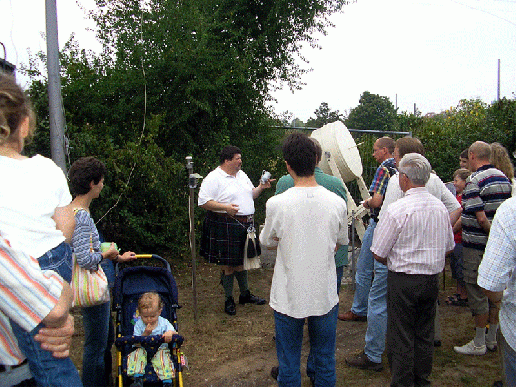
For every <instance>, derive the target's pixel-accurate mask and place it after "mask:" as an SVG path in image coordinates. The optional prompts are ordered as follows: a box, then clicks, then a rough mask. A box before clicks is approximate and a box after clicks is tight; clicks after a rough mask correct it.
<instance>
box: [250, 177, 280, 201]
mask: <svg viewBox="0 0 516 387" xmlns="http://www.w3.org/2000/svg"><path fill="white" fill-rule="evenodd" d="M274 181H276V179H269V180H267V181H266V182H265V184H263V183H262V182H261V181H260V184H258V187H254V188H253V199H256V198H257V197H258V196H260V194H261V193H262V192H263V190H264V189H267V188H271V183H272V182H274Z"/></svg>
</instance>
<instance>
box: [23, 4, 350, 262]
mask: <svg viewBox="0 0 516 387" xmlns="http://www.w3.org/2000/svg"><path fill="white" fill-rule="evenodd" d="M345 3H346V1H343V0H318V1H308V0H302V1H298V2H295V3H292V2H289V1H285V0H280V1H272V0H265V1H258V2H257V1H247V0H222V1H219V0H187V1H184V2H177V1H171V0H147V1H141V0H111V1H105V0H96V4H97V9H96V10H95V11H93V12H92V14H91V17H92V18H93V19H94V20H95V21H96V23H97V26H98V38H99V40H100V41H101V43H102V44H103V52H102V53H101V54H100V55H95V54H93V53H90V52H86V51H84V50H81V49H80V47H79V45H78V43H77V42H75V41H74V39H73V38H72V39H71V40H70V42H68V44H67V45H66V47H65V50H64V51H63V52H62V53H61V59H62V78H63V80H62V85H63V88H62V94H63V104H64V107H65V111H66V118H67V125H68V130H67V134H68V137H69V139H70V161H71V162H72V161H74V160H75V159H77V158H78V157H80V156H85V155H94V156H97V157H99V158H100V159H102V160H103V161H104V162H105V163H106V165H107V166H108V170H109V175H108V176H107V179H106V188H105V191H104V192H103V195H102V200H99V201H98V203H96V205H95V208H94V209H93V213H94V217H95V218H96V219H99V218H100V217H102V216H103V215H104V214H106V213H107V212H108V211H109V210H110V209H111V208H113V207H114V209H112V210H110V211H109V212H108V213H107V215H106V216H105V217H104V218H103V220H102V221H101V223H99V226H100V228H101V229H102V230H103V231H104V234H105V236H106V237H107V238H109V239H112V240H117V242H119V243H120V245H121V246H123V247H124V248H127V249H133V250H135V251H142V250H144V251H149V250H150V249H154V250H155V251H158V252H159V251H164V250H166V249H171V250H172V254H173V255H174V256H180V255H181V254H184V253H185V252H186V251H187V250H188V242H187V238H185V235H187V230H188V211H187V207H186V206H187V203H188V201H187V193H188V190H187V179H186V172H185V170H184V160H185V156H186V155H190V154H191V155H193V156H194V163H195V170H196V172H198V173H200V174H201V175H206V174H207V173H208V172H209V171H210V170H211V169H213V168H214V167H215V166H216V165H217V164H218V157H217V156H218V153H219V151H220V149H221V148H222V147H223V146H224V145H227V144H229V143H232V144H234V145H237V146H239V147H240V148H241V149H242V151H243V156H244V163H245V164H244V168H245V170H246V172H247V173H248V174H249V176H250V178H251V179H252V181H253V182H255V184H256V183H257V181H258V178H259V176H260V174H261V171H262V170H263V169H267V170H269V171H271V172H272V173H273V175H274V176H280V175H281V174H282V173H283V169H284V167H283V163H280V162H279V160H280V157H279V151H278V147H277V145H276V144H278V142H279V139H280V137H281V135H282V133H281V132H280V131H278V130H272V129H270V127H271V126H272V125H273V124H275V121H274V120H273V119H271V118H270V116H271V115H270V112H269V110H268V108H267V107H266V102H267V101H268V100H270V99H271V96H270V91H271V88H272V87H273V86H272V85H273V84H274V83H275V82H283V83H286V84H287V85H288V86H289V87H291V88H296V87H299V85H300V77H301V75H302V74H303V73H304V71H305V70H304V69H302V68H301V67H300V66H299V65H298V64H297V63H298V62H297V61H296V58H297V57H298V56H299V50H300V47H301V44H302V43H308V44H311V45H314V44H316V41H315V40H314V38H313V37H312V36H313V34H314V33H315V32H322V33H325V29H326V28H327V27H328V26H330V23H329V21H328V16H329V15H330V14H331V13H333V12H338V11H340V10H341V8H342V7H343V5H344V4H345ZM31 71H32V69H31ZM32 74H33V75H34V76H35V77H36V73H32ZM45 85H46V81H45V80H44V79H40V78H35V80H34V82H33V85H32V87H31V92H33V98H35V99H38V100H42V98H43V95H44V94H45V88H44V86H45ZM37 108H38V115H39V117H40V123H42V124H45V122H48V118H47V117H48V112H47V111H46V110H45V107H44V106H43V105H42V104H39V103H38V106H37ZM45 126H46V125H41V126H40V135H43V136H46V135H48V130H47V128H46V127H45ZM45 132H46V133H45ZM44 145H45V144H44V142H43V141H39V139H38V138H36V139H35V141H34V144H33V147H32V148H31V149H29V151H30V152H40V153H42V151H41V150H40V147H41V146H44ZM43 153H44V152H43ZM127 182H129V183H127ZM271 194H272V192H270V193H268V195H269V196H270V195H271ZM120 195H121V196H120ZM266 199H267V195H262V197H260V199H259V201H258V202H257V208H258V209H259V211H258V213H257V215H258V216H257V217H258V220H259V221H260V215H261V216H263V214H262V213H263V211H260V209H261V210H263V203H264V202H265V200H266ZM196 211H199V210H198V209H196ZM199 213H200V211H199Z"/></svg>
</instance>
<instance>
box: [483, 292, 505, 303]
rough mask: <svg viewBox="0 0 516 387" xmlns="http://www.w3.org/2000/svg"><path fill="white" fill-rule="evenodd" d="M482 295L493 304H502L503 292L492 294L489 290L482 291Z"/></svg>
mask: <svg viewBox="0 0 516 387" xmlns="http://www.w3.org/2000/svg"><path fill="white" fill-rule="evenodd" d="M484 293H485V294H486V296H487V298H489V301H491V302H492V303H493V304H499V303H500V302H502V297H503V291H502V292H492V291H490V290H486V289H484Z"/></svg>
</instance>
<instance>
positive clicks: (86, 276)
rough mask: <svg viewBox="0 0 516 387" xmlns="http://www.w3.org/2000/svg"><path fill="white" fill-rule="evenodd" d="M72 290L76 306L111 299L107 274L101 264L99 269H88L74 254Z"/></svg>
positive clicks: (99, 302) (96, 303)
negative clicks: (80, 263)
mask: <svg viewBox="0 0 516 387" xmlns="http://www.w3.org/2000/svg"><path fill="white" fill-rule="evenodd" d="M73 259H74V264H73V274H72V290H73V299H74V304H75V306H80V307H85V306H94V305H99V304H103V303H105V302H108V301H109V287H108V282H107V278H106V274H105V273H104V270H102V267H101V266H100V265H99V268H98V270H96V271H95V270H88V269H84V268H82V267H80V266H79V264H78V263H77V260H76V259H75V254H74V257H73Z"/></svg>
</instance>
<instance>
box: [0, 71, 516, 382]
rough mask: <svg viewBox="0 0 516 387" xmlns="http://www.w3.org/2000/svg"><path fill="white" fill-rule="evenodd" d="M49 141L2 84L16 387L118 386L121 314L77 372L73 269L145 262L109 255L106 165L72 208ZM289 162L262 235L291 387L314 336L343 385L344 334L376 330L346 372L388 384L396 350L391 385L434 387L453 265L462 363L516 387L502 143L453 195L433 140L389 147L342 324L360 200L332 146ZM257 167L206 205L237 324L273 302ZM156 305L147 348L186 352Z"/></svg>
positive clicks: (514, 215)
mask: <svg viewBox="0 0 516 387" xmlns="http://www.w3.org/2000/svg"><path fill="white" fill-rule="evenodd" d="M34 128H35V116H34V112H33V110H32V107H31V104H30V101H29V99H28V98H27V96H26V95H25V94H24V92H23V91H22V89H21V88H20V87H19V85H18V84H17V83H16V81H15V80H14V78H12V77H11V76H8V75H5V74H0V167H1V168H2V171H3V176H4V178H5V181H6V182H7V183H8V184H3V185H1V186H0V198H2V200H1V201H0V265H1V267H2V269H3V270H1V271H0V273H1V274H0V275H1V277H2V279H1V286H0V385H2V386H4V385H5V386H15V385H20V386H23V385H26V386H30V385H38V386H50V385H52V386H67V387H69V386H82V385H84V386H109V385H112V383H113V381H112V380H111V372H112V366H111V346H112V344H113V341H114V333H113V322H112V317H111V313H110V311H111V307H110V303H109V301H108V302H104V303H102V304H100V305H95V306H91V307H84V308H82V315H83V321H84V329H85V343H84V351H83V369H82V377H79V373H78V371H77V369H76V368H75V366H74V365H73V363H72V361H71V360H70V358H69V350H70V343H71V335H72V333H73V318H72V317H71V316H70V307H71V305H72V301H73V295H72V289H71V287H70V285H69V283H70V280H71V277H72V268H73V260H72V257H74V259H75V260H76V263H77V264H78V265H79V266H80V267H82V268H85V269H87V270H92V271H95V270H98V268H99V267H102V269H103V271H104V272H105V273H106V276H107V278H108V281H109V283H111V284H112V283H113V280H114V270H113V262H114V261H116V262H125V261H130V260H133V259H135V258H136V256H135V254H134V253H133V252H130V251H128V252H125V253H124V254H120V251H119V250H118V249H117V247H116V245H115V244H114V243H112V244H111V246H110V247H109V248H108V249H107V250H105V251H101V249H100V242H101V236H100V235H99V232H98V230H97V228H96V226H95V223H94V221H93V219H92V218H91V216H90V204H91V202H92V201H93V200H94V199H96V198H98V197H99V195H100V193H101V191H102V189H103V186H104V178H105V176H106V174H107V170H106V167H105V166H104V164H103V163H102V162H101V161H99V160H97V159H96V158H94V157H83V158H81V159H79V160H77V161H76V162H75V163H74V164H73V165H72V167H71V168H70V171H69V173H68V181H69V184H70V187H71V190H72V193H73V198H72V195H71V194H70V190H69V188H68V181H67V177H66V176H65V175H64V173H63V171H62V170H61V169H60V168H58V167H57V166H56V165H55V164H54V163H53V162H52V161H51V160H49V159H47V158H44V157H42V156H39V155H38V156H34V157H31V158H27V157H26V156H24V155H23V148H24V145H25V142H26V140H27V139H28V138H30V136H31V135H32V134H33V132H34ZM282 152H283V158H284V161H285V165H286V169H287V171H288V175H286V176H283V177H281V178H280V179H279V181H278V182H277V184H276V194H275V195H274V196H273V197H271V198H270V199H269V200H268V201H267V204H266V218H265V224H264V227H263V230H262V232H261V233H260V235H259V242H260V243H261V245H262V246H263V247H264V248H269V249H275V250H276V251H277V255H276V263H275V267H274V274H273V278H272V285H271V291H270V300H269V304H270V306H271V308H272V309H273V311H274V322H275V342H276V352H277V359H278V366H277V367H274V368H273V369H272V370H271V375H272V377H273V378H275V379H276V380H277V382H278V384H279V385H280V386H300V385H301V372H300V361H301V348H302V342H303V330H304V325H305V323H307V325H308V334H309V339H310V352H309V356H308V360H307V367H306V370H307V376H308V377H309V378H310V381H311V383H312V385H313V386H319V387H323V386H324V387H328V386H335V385H336V384H337V381H336V364H335V350H336V332H337V322H338V321H339V320H341V321H344V322H346V321H361V322H365V323H367V330H366V334H365V346H364V349H363V350H362V351H360V353H357V354H355V355H353V356H351V357H348V358H347V359H346V363H347V364H348V365H349V366H350V367H356V368H361V369H365V370H372V371H380V370H382V369H383V363H382V356H383V354H384V352H385V353H386V355H387V359H388V364H389V368H390V371H391V386H425V385H430V375H431V371H432V361H433V351H434V346H437V345H439V344H440V337H439V332H440V327H439V318H438V310H439V305H438V276H439V274H440V273H441V272H442V270H443V268H444V266H445V257H446V256H447V255H449V256H450V266H451V268H452V275H453V278H454V279H455V280H456V281H457V290H456V293H455V294H453V295H451V296H449V297H448V298H447V299H446V302H447V303H448V304H450V305H456V306H468V307H469V308H470V310H471V313H472V315H473V316H474V321H475V331H474V332H475V335H474V337H473V338H472V340H471V341H469V342H468V343H466V344H464V345H462V346H456V347H454V350H455V352H457V353H458V354H461V355H484V354H485V353H486V352H487V351H495V350H496V349H497V348H501V352H502V363H503V370H504V378H505V382H506V385H507V386H516V333H515V332H516V279H515V278H514V277H515V274H516V273H515V269H516V234H515V231H514V230H515V229H516V228H515V227H514V226H516V198H514V197H512V198H511V196H512V194H513V193H514V192H515V181H514V169H513V166H512V163H511V160H510V157H509V155H508V153H507V150H506V149H505V148H504V147H503V146H502V145H500V144H498V143H493V144H487V143H485V142H482V141H476V142H474V143H473V144H471V146H470V147H469V148H468V149H467V150H465V151H464V152H463V153H461V154H460V157H459V159H460V168H459V169H457V170H456V171H455V173H454V181H453V187H454V189H453V191H454V192H452V191H451V190H450V189H448V187H446V185H445V184H444V183H443V182H442V180H441V179H440V178H439V177H438V176H437V175H436V174H435V173H434V172H433V171H432V167H431V165H430V162H429V161H428V160H427V159H426V158H425V156H424V147H423V144H422V143H421V142H420V141H419V140H418V139H417V138H408V137H405V138H400V139H398V140H397V141H394V140H393V139H391V138H389V137H382V138H379V139H378V140H377V141H376V142H375V143H374V145H373V157H374V158H375V160H376V161H377V162H378V163H379V166H378V168H377V170H376V173H375V175H374V178H373V181H372V183H371V186H370V189H369V191H370V192H369V193H370V198H368V199H367V200H365V201H364V202H363V203H362V205H363V207H364V208H366V209H368V210H369V212H370V217H369V223H368V227H367V229H366V231H365V234H364V236H363V240H362V245H361V250H360V254H359V257H358V262H357V270H356V277H355V281H356V290H355V294H354V299H353V303H352V305H351V307H350V309H349V310H348V311H346V312H344V313H342V314H339V291H340V287H341V281H342V277H343V268H344V267H345V266H346V265H347V264H348V261H347V251H348V247H347V246H348V232H349V230H348V217H347V200H350V198H348V197H347V194H346V189H345V187H344V185H343V183H342V181H341V180H340V179H338V178H336V177H333V176H329V175H327V174H325V173H323V172H322V171H321V170H320V169H319V168H318V167H317V165H318V163H319V162H320V161H321V157H322V149H321V146H320V144H319V143H318V142H317V141H316V140H314V139H312V138H310V137H308V136H306V135H305V134H302V133H292V134H290V135H289V136H287V137H286V138H285V139H284V141H283V144H282ZM241 166H242V151H241V150H240V149H239V148H237V147H235V146H227V147H225V148H224V149H223V150H222V152H221V154H220V164H219V166H218V167H217V168H216V169H215V170H213V171H212V172H210V173H209V174H208V176H206V178H205V179H204V180H203V182H202V184H201V188H200V191H199V198H198V204H199V206H201V207H202V208H204V209H205V210H206V216H205V219H204V223H203V227H202V237H201V247H200V250H201V255H202V256H203V257H205V258H206V259H207V261H208V262H210V263H213V264H216V265H219V266H220V267H221V280H220V282H221V285H222V287H223V290H224V295H225V301H224V308H223V310H224V312H225V313H227V314H228V315H230V316H233V315H235V314H236V313H237V308H236V303H235V299H234V298H233V284H234V279H235V278H236V280H237V283H238V286H239V290H240V294H239V298H238V301H239V302H238V303H239V304H240V305H242V304H255V305H264V304H265V303H266V300H265V298H261V297H259V296H257V295H254V294H253V293H251V291H250V289H249V283H248V274H247V270H246V262H247V260H248V259H252V258H253V257H254V256H255V255H259V251H260V244H259V243H258V240H256V238H255V235H256V230H255V223H254V212H255V207H254V200H255V199H256V198H257V197H258V196H259V195H260V194H261V193H262V192H263V191H264V190H265V189H268V188H271V183H274V182H275V180H274V179H261V180H260V183H259V184H258V185H257V186H256V187H255V186H254V185H253V183H252V182H251V180H250V179H249V177H248V176H247V175H246V174H245V172H243V171H242V169H241ZM20 177H23V178H20ZM251 245H252V246H253V249H250V248H249V247H250V246H251ZM144 296H145V297H144ZM144 296H142V299H141V300H140V303H139V305H138V309H139V312H140V316H141V320H139V321H138V324H139V325H138V326H137V327H136V326H135V334H137V335H143V336H148V335H151V334H155V332H158V333H159V334H162V335H164V337H168V338H169V339H170V337H171V336H172V334H173V333H174V332H175V330H174V328H173V326H172V325H171V324H170V323H168V322H167V321H166V320H164V319H162V318H160V317H159V315H160V312H161V310H162V304H161V301H160V299H159V295H157V294H154V293H149V294H145V295H144ZM221 311H222V310H221ZM436 316H437V317H436ZM487 327H488V329H487V333H486V328H487ZM169 336H170V337H169ZM165 342H167V340H165ZM166 351H167V349H166V344H164V346H163V351H161V352H159V355H156V357H155V358H153V359H152V362H153V365H154V369H155V370H156V372H157V374H158V376H159V377H160V379H161V380H162V381H164V383H169V382H170V381H171V378H172V377H173V368H171V367H170V359H169V355H168V354H167V352H166ZM167 356H168V357H167ZM146 362H147V355H146V353H145V352H144V351H141V350H135V351H134V352H133V353H131V355H130V358H129V365H130V372H131V375H132V376H133V377H134V379H135V385H138V386H140V385H142V380H141V376H142V372H143V370H144V368H145V365H146Z"/></svg>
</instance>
